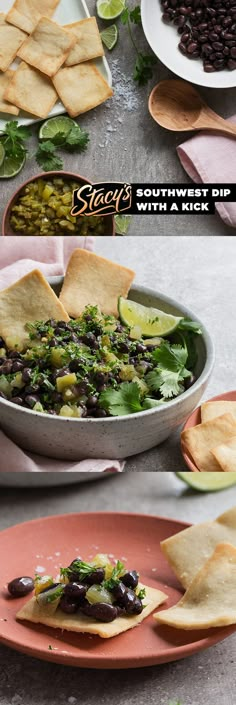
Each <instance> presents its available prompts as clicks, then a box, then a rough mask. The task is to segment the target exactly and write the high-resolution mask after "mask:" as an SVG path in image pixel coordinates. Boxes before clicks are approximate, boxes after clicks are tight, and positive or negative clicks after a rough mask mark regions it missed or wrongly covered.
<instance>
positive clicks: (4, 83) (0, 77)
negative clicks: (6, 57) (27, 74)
mask: <svg viewBox="0 0 236 705" xmlns="http://www.w3.org/2000/svg"><path fill="white" fill-rule="evenodd" d="M13 75H14V71H11V70H10V69H8V71H5V73H0V112H1V113H10V114H11V115H19V112H20V111H19V108H17V107H16V105H11V103H8V102H7V101H6V100H4V98H3V96H4V95H5V91H6V89H7V87H8V85H9V83H10V81H11V79H12V76H13Z"/></svg>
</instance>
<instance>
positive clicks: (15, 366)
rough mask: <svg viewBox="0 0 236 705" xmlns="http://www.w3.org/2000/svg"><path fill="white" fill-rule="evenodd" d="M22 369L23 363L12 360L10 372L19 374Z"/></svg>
mask: <svg viewBox="0 0 236 705" xmlns="http://www.w3.org/2000/svg"><path fill="white" fill-rule="evenodd" d="M23 369H24V365H23V362H21V360H14V362H13V365H12V372H21V370H23Z"/></svg>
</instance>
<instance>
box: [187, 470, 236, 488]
mask: <svg viewBox="0 0 236 705" xmlns="http://www.w3.org/2000/svg"><path fill="white" fill-rule="evenodd" d="M176 475H177V477H179V479H180V480H183V482H185V484H186V485H189V487H192V488H193V489H194V490H198V491H199V492H217V491H218V490H224V489H226V487H231V486H232V485H236V473H234V472H230V473H227V474H224V473H219V472H211V473H210V472H199V473H192V472H177V473H176Z"/></svg>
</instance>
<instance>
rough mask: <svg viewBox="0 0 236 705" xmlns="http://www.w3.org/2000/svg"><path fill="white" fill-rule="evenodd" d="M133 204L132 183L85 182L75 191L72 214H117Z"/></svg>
mask: <svg viewBox="0 0 236 705" xmlns="http://www.w3.org/2000/svg"><path fill="white" fill-rule="evenodd" d="M131 205H132V186H131V184H122V183H120V182H117V183H116V182H112V183H99V184H84V185H83V186H81V187H80V188H78V189H76V190H75V191H74V193H73V208H72V211H71V215H73V216H78V215H86V216H90V215H115V214H116V213H123V212H124V211H128V210H129V209H130V208H131Z"/></svg>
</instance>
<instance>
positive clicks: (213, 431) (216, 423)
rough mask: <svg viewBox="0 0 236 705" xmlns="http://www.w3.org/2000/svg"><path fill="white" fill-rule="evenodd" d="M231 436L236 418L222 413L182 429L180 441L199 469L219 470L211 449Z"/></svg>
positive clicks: (234, 430) (234, 434)
mask: <svg viewBox="0 0 236 705" xmlns="http://www.w3.org/2000/svg"><path fill="white" fill-rule="evenodd" d="M233 436H236V419H235V418H234V417H233V416H232V414H223V416H218V417H217V418H216V419H212V421H206V423H202V424H198V426H194V427H193V428H188V429H187V430H186V431H183V432H182V433H181V441H182V443H183V446H184V447H185V448H186V449H187V451H188V452H189V453H190V454H191V456H192V458H193V460H194V462H195V463H196V466H197V468H198V469H199V470H201V471H205V472H220V471H221V470H222V468H221V467H220V465H219V463H218V462H217V460H216V458H214V457H213V455H212V453H211V450H212V449H213V448H216V446H217V445H220V444H221V443H224V441H228V440H229V439H230V438H232V437H233Z"/></svg>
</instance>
